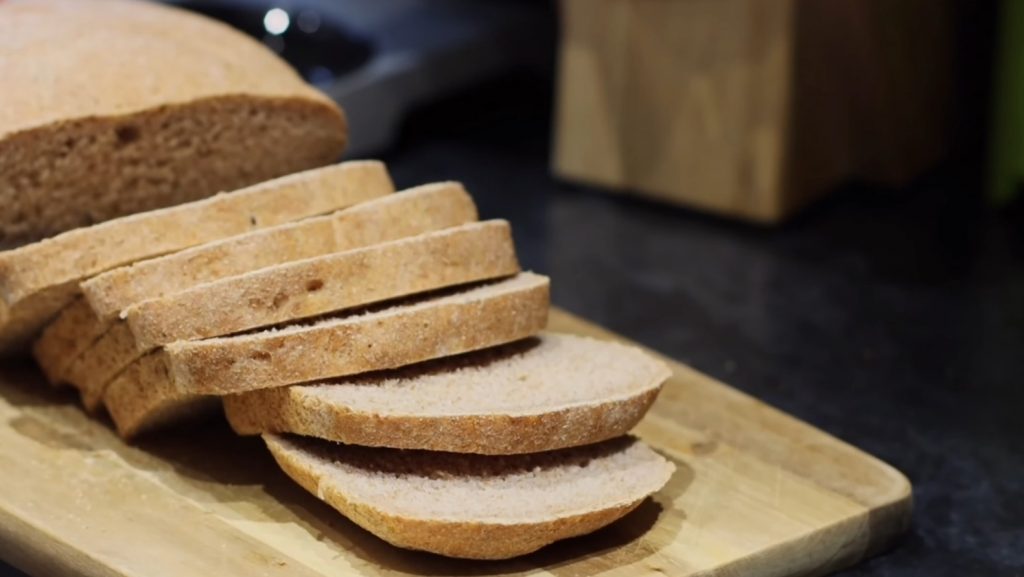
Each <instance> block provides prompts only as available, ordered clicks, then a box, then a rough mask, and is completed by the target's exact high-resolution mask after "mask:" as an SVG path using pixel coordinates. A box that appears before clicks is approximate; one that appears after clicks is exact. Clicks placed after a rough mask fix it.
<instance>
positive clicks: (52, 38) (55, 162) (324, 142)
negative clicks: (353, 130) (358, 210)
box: [0, 0, 346, 246]
mask: <svg viewBox="0 0 1024 577" xmlns="http://www.w3.org/2000/svg"><path fill="white" fill-rule="evenodd" d="M0 30H3V31H4V33H3V38H0V79H3V96H2V98H0V102H2V104H0V206H2V207H4V208H3V210H2V211H0V245H3V246H14V245H16V244H21V243H24V242H27V241H32V240H36V239H39V238H43V237H48V236H52V235H55V234H57V233H60V232H62V231H65V230H70V229H73V228H76V227H81V226H87V225H89V224H92V223H95V222H102V221H104V220H108V219H110V218H113V217H117V216H121V215H125V214H131V213H136V212H142V211H146V210H152V209H155V208H160V207H163V206H170V205H173V204H179V203H182V202H189V201H192V200H196V199H198V198H202V197H206V196H209V195H211V194H214V193H216V192H217V191H219V190H234V189H237V188H241V187H244V186H248V185H250V184H253V183H256V182H260V181H264V180H267V179H270V178H274V177H277V176H281V175H284V174H289V173H293V172H297V171H300V170H305V169H308V168H312V167H315V166H321V165H324V164H327V163H330V162H333V161H335V160H336V159H337V158H338V157H339V156H340V154H341V152H342V150H343V149H344V146H345V141H346V126H345V119H344V117H343V116H342V114H341V111H340V110H338V107H337V106H335V105H334V103H333V102H331V101H330V99H328V98H327V97H325V96H324V95H323V94H321V93H319V92H318V91H316V90H315V89H313V88H312V87H311V86H309V85H307V84H306V83H305V82H303V81H302V79H301V78H300V77H299V76H298V75H297V74H296V73H295V71H293V70H292V69H291V68H290V67H289V66H288V65H287V64H286V63H285V62H284V61H283V60H281V59H280V58H279V57H277V56H276V55H275V54H274V53H273V52H272V51H271V50H269V49H267V48H266V47H265V46H263V45H261V44H260V43H259V42H258V41H255V40H254V39H252V38H250V37H248V36H246V35H245V34H242V33H240V32H238V31H237V30H234V29H232V28H231V27H229V26H226V25H224V24H223V23H220V22H217V21H215V20H211V19H208V18H204V17H202V16H199V15H197V14H195V13H192V12H186V11H183V10H178V9H174V8H170V7H167V6H162V5H160V4H159V3H156V2H111V1H109V0H108V1H100V0H94V1H91V2H81V1H80V0H5V1H4V2H0ZM58 39H59V42H57V41H56V40H58Z"/></svg>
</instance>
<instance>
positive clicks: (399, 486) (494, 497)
mask: <svg viewBox="0 0 1024 577" xmlns="http://www.w3.org/2000/svg"><path fill="white" fill-rule="evenodd" d="M263 439H264V441H265V442H266V444H267V447H268V448H269V449H270V452H271V453H272V454H273V456H274V459H275V460H276V461H277V463H278V465H280V466H281V468H282V469H283V470H284V472H285V473H286V474H287V475H288V476H289V477H291V478H292V479H294V480H295V481H296V482H297V483H298V484H299V485H301V486H302V487H303V488H304V489H306V490H307V491H309V492H310V493H312V494H314V495H316V496H317V498H319V499H320V500H322V501H324V502H326V503H327V504H329V505H330V506H331V507H334V508H335V509H337V510H338V511H339V512H341V513H342V514H343V515H345V516H346V517H348V518H349V519H350V520H352V521H353V522H354V523H356V524H357V525H359V526H360V527H363V528H364V529H366V530H367V531H369V532H371V533H373V534H374V535H376V536H378V537H380V538H381V539H383V540H385V541H387V542H388V543H391V544H392V545H396V546H398V547H403V548H406V549H417V550H422V551H430V552H432V553H438V554H441V555H447V556H450V557H463V558H469V559H506V558H509V557H516V556H518V555H524V554H526V553H530V552H532V551H536V550H537V549H540V548H541V547H544V546H545V545H548V544H550V543H554V542H555V541H558V540H561V539H565V538H567V537H574V536H577V535H583V534H586V533H590V532H592V531H595V530H597V529H600V528H601V527H604V526H605V525H608V524H609V523H612V522H614V521H616V520H618V519H620V518H621V517H623V516H624V515H626V514H627V513H629V512H630V511H632V510H633V509H635V508H636V507H637V506H638V505H639V504H640V503H641V502H643V500H644V499H646V498H647V497H648V496H650V495H652V494H654V493H656V492H657V491H659V490H661V488H662V487H664V486H665V484H666V483H668V481H669V479H670V478H671V476H672V473H673V472H674V471H675V466H674V465H673V464H672V463H671V462H669V461H668V460H666V459H665V458H664V457H662V456H661V455H659V454H657V453H655V452H654V451H653V450H651V448H650V447H648V446H647V445H645V444H643V443H642V442H640V441H638V440H636V439H634V438H631V437H619V438H617V439H612V440H610V441H605V442H603V443H600V444H596V445H588V446H584V447H577V448H573V449H562V450H560V451H552V452H547V453H532V454H526V455H515V456H503V457H495V456H482V455H466V454H457V453H435V452H430V451H402V450H397V449H379V448H367V447H358V446H355V445H338V444H333V443H329V442H327V441H321V440H317V439H308V438H302V437H291V436H288V437H283V436H278V435H271V434H267V435H264V436H263Z"/></svg>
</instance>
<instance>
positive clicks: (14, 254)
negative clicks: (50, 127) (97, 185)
mask: <svg viewBox="0 0 1024 577" xmlns="http://www.w3.org/2000/svg"><path fill="white" fill-rule="evenodd" d="M393 190H394V185H393V184H392V183H391V178H390V177H389V176H388V173H387V170H386V169H385V168H384V165H383V164H381V163H380V162H371V161H361V162H346V163H342V164H338V165H334V166H329V167H325V168H320V169H314V170H310V171H306V172H302V173H299V174H293V175H289V176H285V177H282V178H279V179H276V180H271V181H268V182H264V183H261V184H258V185H256V186H252V187H249V188H245V189H242V190H238V191H235V192H231V193H226V194H218V195H216V196H213V197H210V198H206V199H203V200H199V201H195V202H192V203H189V204H183V205H180V206H175V207H172V208H165V209H160V210H155V211H152V212H147V213H141V214H135V215H132V216H126V217H123V218H119V219H115V220H111V221H108V222H104V223H102V224H98V225H95V226H91V227H89V228H82V229H76V230H72V231H69V232H66V233H63V234H61V235H58V236H55V237H53V238H49V239H46V240H43V241H40V242H37V243H34V244H30V245H26V246H23V247H21V248H17V249H14V250H10V251H6V252H0V353H2V352H11V351H12V350H17V349H20V348H21V347H23V346H24V345H25V344H27V342H28V341H29V340H30V339H31V338H32V337H34V336H35V335H36V334H37V333H38V332H39V330H40V329H42V328H43V326H44V325H45V324H46V323H47V322H49V321H50V320H51V319H52V318H53V317H54V316H55V315H56V314H57V312H58V311H60V309H62V308H63V307H65V306H66V305H68V304H70V303H71V301H73V300H74V297H75V295H77V294H78V291H79V289H78V283H79V282H80V281H82V280H83V279H86V278H88V277H91V276H94V275H96V274H99V273H101V272H103V271H106V270H109V269H111V268H114V267H117V266H121V265H124V264H128V263H132V262H135V261H139V260H143V259H146V258H152V257H154V256H159V255H163V254H166V253H169V252H174V251H178V250H181V249H184V248H188V247H191V246H195V245H198V244H202V243H205V242H209V241H212V240H217V239H221V238H225V237H228V236H234V235H237V234H241V233H243V232H246V231H249V230H253V229H257V228H266V227H270V226H275V225H278V224H281V223H284V222H291V221H295V220H298V219H301V218H306V217H309V216H314V215H319V214H325V213H328V212H331V211H334V210H337V209H340V208H344V207H346V206H350V205H352V204H355V203H357V202H361V201H364V200H369V199H371V198H376V197H378V196H382V195H385V194H388V193H390V192H392V191H393Z"/></svg>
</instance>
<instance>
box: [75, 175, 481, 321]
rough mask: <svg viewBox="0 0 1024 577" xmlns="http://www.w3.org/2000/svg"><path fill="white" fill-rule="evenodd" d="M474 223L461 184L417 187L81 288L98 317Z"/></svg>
mask: <svg viewBox="0 0 1024 577" xmlns="http://www.w3.org/2000/svg"><path fill="white" fill-rule="evenodd" d="M476 220H477V210H476V205H475V204H474V202H473V199H472V198H471V197H470V196H469V193H467V192H466V189H465V188H464V187H463V186H462V184H461V183H458V182H437V183H432V184H424V185H421V186H416V187H413V188H410V189H407V190H403V191H402V194H388V195H384V196H381V197H379V198H374V199H370V200H367V201H365V202H361V203H358V204H356V205H354V206H351V207H349V208H345V209H342V210H339V211H336V212H334V213H332V214H329V215H325V216H319V217H312V218H308V219H304V220H301V221H299V222H293V223H286V224H282V225H278V226H275V227H271V228H268V229H262V230H257V231H253V232H249V233H245V234H242V235H239V236H234V237H229V238H226V239H223V240H219V241H214V242H210V243H206V244H203V245H199V246H196V247H192V248H189V249H185V250H182V251H180V252H176V253H172V254H168V255H165V256H162V257H159V258H154V259H149V260H145V261H141V262H137V263H135V264H132V265H129V266H123V267H120V268H116V269H113V270H110V271H107V272H105V273H102V274H99V275H97V276H95V277H93V278H91V279H89V280H86V281H84V282H82V284H81V287H82V293H83V294H84V295H85V298H86V299H87V300H88V302H89V304H90V305H91V306H92V308H93V309H94V310H95V312H96V315H97V316H98V317H99V318H101V319H103V320H113V319H116V318H117V317H118V316H119V315H120V314H121V311H123V310H125V309H127V308H128V307H130V306H132V305H135V304H138V303H141V302H143V301H146V300H150V299H154V298H158V297H163V296H167V295H171V294H175V293H177V292H180V291H182V290H185V289H189V288H192V287H194V286H196V285H199V284H203V283H207V282H213V281H216V280H220V279H224V278H227V277H231V276H235V275H239V274H243V273H247V272H250V271H254V270H258V269H261V268H264V267H268V266H273V265H278V264H282V263H286V262H292V261H297V260H301V259H304V258H311V257H314V256H319V255H324V254H329V253H332V252H341V251H345V250H351V249H355V248H360V247H364V246H370V245H373V244H379V243H383V242H389V241H392V240H397V239H399V238H405V237H408V236H415V235H417V234H422V233H425V232H430V231H432V230H440V229H443V228H448V227H452V226H458V225H461V224H466V223H469V222H473V221H476Z"/></svg>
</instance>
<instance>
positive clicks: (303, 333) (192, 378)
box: [103, 273, 549, 437]
mask: <svg viewBox="0 0 1024 577" xmlns="http://www.w3.org/2000/svg"><path fill="white" fill-rule="evenodd" d="M548 285H549V282H548V279H547V277H544V276H540V275H535V274H532V273H522V274H519V275H517V276H516V277H513V278H511V279H507V280H504V281H500V282H496V283H489V284H485V285H481V286H476V287H472V288H467V289H460V290H457V291H455V292H452V293H450V294H447V295H443V296H430V297H426V298H424V299H422V300H416V301H414V302H411V303H405V304H396V305H393V306H389V307H387V308H383V309H381V310H377V311H370V312H366V313H364V314H361V315H356V316H342V317H337V318H327V319H323V320H319V321H316V322H311V323H304V324H296V325H293V326H287V327H284V328H280V329H272V330H268V331H263V332H257V333H250V334H243V335H237V336H232V337H220V338H213V339H207V340H203V341H193V342H177V343H172V344H170V345H167V346H166V347H164V348H163V349H159V350H157V351H155V352H153V353H150V354H149V355H146V356H145V357H143V358H141V359H139V360H137V361H135V362H134V363H132V364H131V365H129V366H128V368H127V369H125V370H124V371H123V372H121V374H120V375H118V376H117V377H116V378H115V379H114V380H113V381H112V382H111V383H110V384H109V385H108V386H107V388H106V391H105V393H104V399H103V400H104V404H106V406H107V410H108V411H109V412H110V415H111V417H112V418H113V419H114V424H115V425H116V426H117V429H118V432H119V433H120V434H121V435H122V436H124V437H132V436H134V435H136V434H138V433H139V432H141V431H143V430H146V429H148V428H151V427H152V426H154V425H156V424H162V422H163V421H164V420H165V417H166V416H167V415H174V416H177V415H178V414H180V413H181V412H182V410H181V407H182V406H183V405H185V406H187V405H188V404H190V403H192V402H195V401H196V400H197V397H200V396H202V395H215V396H223V395H228V394H232V393H241V392H245V391H252V390H257V389H262V388H269V387H277V386H283V385H289V384H295V383H301V382H307V381H313V380H316V379H325V378H331V377H339V376H346V375H354V374H358V373H365V372H369V371H378V370H384V369H392V368H397V367H401V366H405V365H411V364H414V363H418V362H422V361H426V360H430V359H436V358H440V357H446V356H452V355H457V354H460V353H465V352H469V351H474V350H479V349H483V348H487V347H492V346H496V345H500V344H504V343H509V342H512V341H516V340H519V339H523V338H526V337H528V336H531V335H534V334H536V333H537V332H539V331H540V330H542V329H543V328H544V325H545V324H546V323H547V314H548V303H549V293H548V288H549V287H548Z"/></svg>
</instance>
